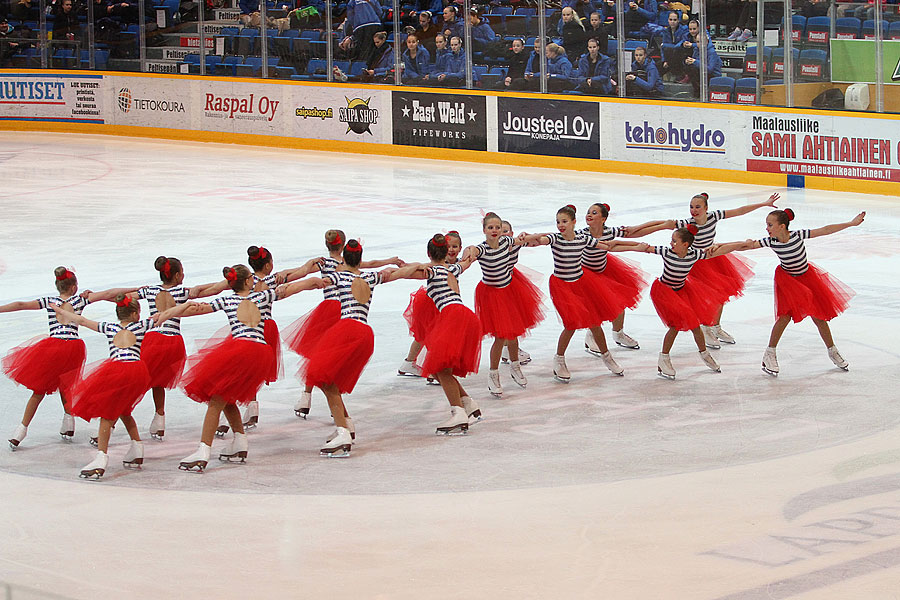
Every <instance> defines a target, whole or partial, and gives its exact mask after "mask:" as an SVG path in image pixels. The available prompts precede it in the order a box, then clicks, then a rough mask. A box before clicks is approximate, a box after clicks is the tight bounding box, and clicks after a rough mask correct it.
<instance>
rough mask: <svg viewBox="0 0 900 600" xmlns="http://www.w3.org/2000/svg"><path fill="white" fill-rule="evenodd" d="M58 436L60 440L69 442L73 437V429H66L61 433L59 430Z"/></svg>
mask: <svg viewBox="0 0 900 600" xmlns="http://www.w3.org/2000/svg"><path fill="white" fill-rule="evenodd" d="M59 437H61V438H62V441H64V442H71V441H72V439H73V438H74V437H75V432H74V431H66V432H65V433H63V432H62V431H60V432H59Z"/></svg>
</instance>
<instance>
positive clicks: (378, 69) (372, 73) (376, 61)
mask: <svg viewBox="0 0 900 600" xmlns="http://www.w3.org/2000/svg"><path fill="white" fill-rule="evenodd" d="M372 45H373V46H374V48H375V50H374V51H373V52H372V53H371V54H370V55H369V60H367V61H366V68H365V69H363V70H362V71H361V72H360V74H359V78H358V79H359V81H362V82H363V83H372V82H378V83H380V82H383V81H385V79H386V77H387V78H388V79H389V80H388V83H393V82H394V76H393V73H391V74H390V75H388V71H392V70H393V68H394V48H393V47H392V46H391V45H390V44H388V43H387V33H386V32H384V31H379V32H377V33H376V34H375V35H373V36H372ZM351 79H356V78H351Z"/></svg>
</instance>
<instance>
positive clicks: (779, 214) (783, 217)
mask: <svg viewBox="0 0 900 600" xmlns="http://www.w3.org/2000/svg"><path fill="white" fill-rule="evenodd" d="M769 216H770V217H775V222H776V223H778V224H779V225H784V226H785V227H787V226H788V223H790V222H791V221H793V220H794V211H792V210H791V209H789V208H785V209H784V210H773V211H772V212H770V213H769Z"/></svg>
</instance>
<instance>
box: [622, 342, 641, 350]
mask: <svg viewBox="0 0 900 600" xmlns="http://www.w3.org/2000/svg"><path fill="white" fill-rule="evenodd" d="M616 345H617V346H621V347H622V348H627V349H629V350H640V349H641V345H640V344H637V345H636V346H629V345H628V344H623V343H622V342H616Z"/></svg>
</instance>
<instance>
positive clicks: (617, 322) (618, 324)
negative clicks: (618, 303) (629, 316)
mask: <svg viewBox="0 0 900 600" xmlns="http://www.w3.org/2000/svg"><path fill="white" fill-rule="evenodd" d="M623 327H625V309H624V308H623V309H622V312H621V313H619V316H618V317H616V318H615V319H613V322H612V328H613V331H622V328H623Z"/></svg>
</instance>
